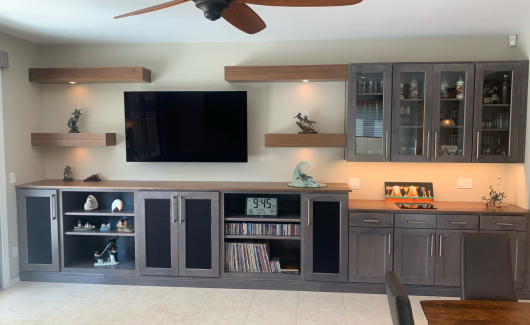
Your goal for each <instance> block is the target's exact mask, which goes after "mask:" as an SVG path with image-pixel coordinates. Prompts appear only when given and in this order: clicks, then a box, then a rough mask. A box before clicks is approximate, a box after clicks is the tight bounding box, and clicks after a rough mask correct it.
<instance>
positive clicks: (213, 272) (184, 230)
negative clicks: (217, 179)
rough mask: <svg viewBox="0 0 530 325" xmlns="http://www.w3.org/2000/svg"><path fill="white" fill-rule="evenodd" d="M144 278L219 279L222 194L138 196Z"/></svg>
mask: <svg viewBox="0 0 530 325" xmlns="http://www.w3.org/2000/svg"><path fill="white" fill-rule="evenodd" d="M137 202H138V221H137V222H138V226H139V227H138V228H137V229H138V231H137V236H138V246H137V247H138V251H139V255H138V258H139V268H140V274H142V275H170V276H178V275H180V276H207V277H217V276H219V251H218V247H219V193H217V192H214V193H212V192H147V191H142V192H139V193H138V200H137Z"/></svg>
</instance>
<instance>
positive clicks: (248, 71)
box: [225, 64, 348, 82]
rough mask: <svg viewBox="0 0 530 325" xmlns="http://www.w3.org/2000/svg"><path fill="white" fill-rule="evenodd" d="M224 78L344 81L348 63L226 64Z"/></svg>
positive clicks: (261, 80) (267, 80)
mask: <svg viewBox="0 0 530 325" xmlns="http://www.w3.org/2000/svg"><path fill="white" fill-rule="evenodd" d="M225 80H226V81H228V82H297V81H311V82H322V81H346V80H348V65H347V64H330V65H281V66H226V67H225Z"/></svg>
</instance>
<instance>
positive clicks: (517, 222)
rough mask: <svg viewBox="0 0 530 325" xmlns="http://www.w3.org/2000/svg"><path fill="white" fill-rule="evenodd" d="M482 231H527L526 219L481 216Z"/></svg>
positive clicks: (519, 217)
mask: <svg viewBox="0 0 530 325" xmlns="http://www.w3.org/2000/svg"><path fill="white" fill-rule="evenodd" d="M480 229H484V230H517V231H526V217H523V216H480Z"/></svg>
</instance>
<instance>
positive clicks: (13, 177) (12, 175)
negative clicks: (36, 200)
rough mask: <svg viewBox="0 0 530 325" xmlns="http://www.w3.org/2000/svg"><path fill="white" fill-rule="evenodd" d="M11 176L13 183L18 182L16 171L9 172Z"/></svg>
mask: <svg viewBox="0 0 530 325" xmlns="http://www.w3.org/2000/svg"><path fill="white" fill-rule="evenodd" d="M9 178H10V180H11V184H15V183H16V182H17V177H16V175H15V173H11V174H9Z"/></svg>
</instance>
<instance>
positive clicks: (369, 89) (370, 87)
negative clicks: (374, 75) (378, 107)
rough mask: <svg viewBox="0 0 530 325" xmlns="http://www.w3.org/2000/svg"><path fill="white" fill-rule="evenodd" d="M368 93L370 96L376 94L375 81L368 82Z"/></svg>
mask: <svg viewBox="0 0 530 325" xmlns="http://www.w3.org/2000/svg"><path fill="white" fill-rule="evenodd" d="M367 93H368V94H373V93H375V91H374V81H373V80H370V81H368V91H367Z"/></svg>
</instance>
